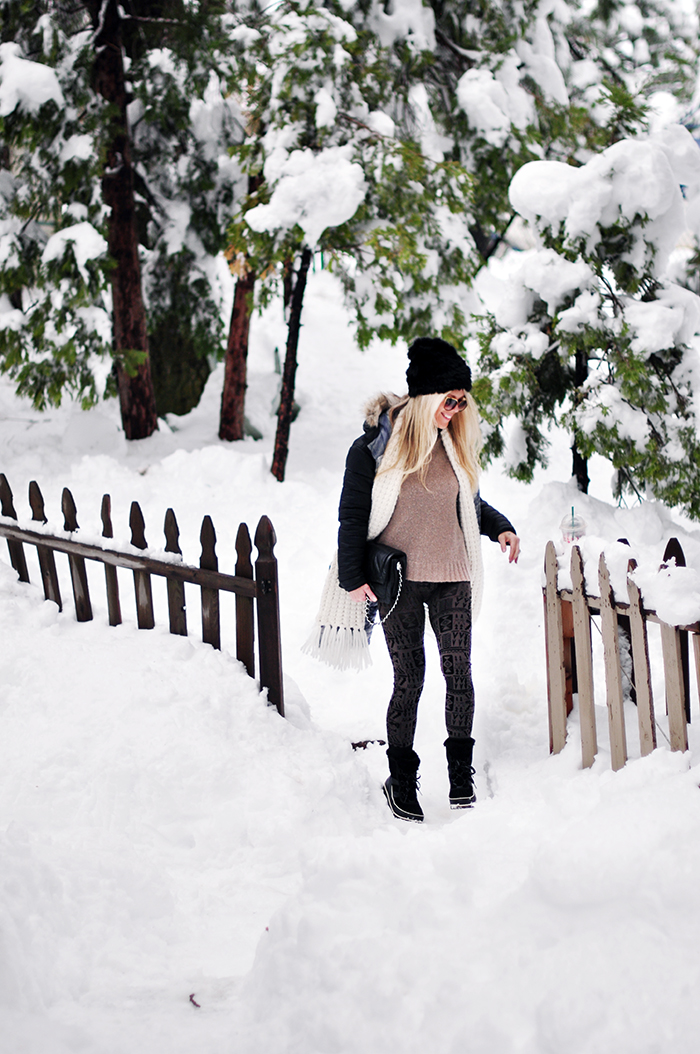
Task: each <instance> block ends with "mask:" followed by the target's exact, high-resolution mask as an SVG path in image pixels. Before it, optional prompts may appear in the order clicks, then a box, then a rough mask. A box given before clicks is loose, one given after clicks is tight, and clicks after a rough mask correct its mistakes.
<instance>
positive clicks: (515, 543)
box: [350, 531, 520, 596]
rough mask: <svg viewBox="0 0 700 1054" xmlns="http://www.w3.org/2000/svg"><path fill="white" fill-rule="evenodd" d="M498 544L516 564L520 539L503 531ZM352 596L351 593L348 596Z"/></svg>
mask: <svg viewBox="0 0 700 1054" xmlns="http://www.w3.org/2000/svg"><path fill="white" fill-rule="evenodd" d="M498 543H499V545H500V547H501V552H502V553H504V552H505V551H506V549H507V548H508V547H510V552H509V553H508V563H509V564H517V562H518V557H519V556H520V539H519V538H518V536H517V534H513V532H512V531H504V532H503V534H499V536H498ZM350 596H352V593H351V594H350Z"/></svg>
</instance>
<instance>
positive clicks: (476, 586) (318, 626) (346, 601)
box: [302, 429, 484, 670]
mask: <svg viewBox="0 0 700 1054" xmlns="http://www.w3.org/2000/svg"><path fill="white" fill-rule="evenodd" d="M392 438H393V437H392ZM442 442H443V445H444V447H445V452H446V454H447V457H448V459H449V461H450V464H451V465H452V468H453V469H454V473H455V475H456V477H457V480H458V482H459V516H460V522H461V527H462V533H463V534H464V541H465V544H466V547H467V556H468V558H469V570H470V574H471V583H472V612H473V616H474V618H476V617H477V616H478V614H479V610H480V608H481V596H482V593H483V585H484V566H483V562H482V559H481V537H480V533H479V525H478V523H477V519H476V509H475V508H474V496H473V494H472V489H471V484H470V483H469V478H468V476H467V474H466V472H465V471H464V469H463V468H462V467H461V465H460V464H459V462H458V461H457V458H456V456H455V449H454V445H453V443H452V438H451V436H450V435H449V433H448V431H447V430H446V429H445V430H444V431H443V433H442ZM389 445H391V440H389ZM387 449H389V447H387ZM400 490H401V470H400V469H390V470H389V471H388V472H382V473H381V474H380V475H378V476H375V479H374V484H373V486H372V511H371V514H370V518H369V527H368V530H367V539H368V541H371V540H372V539H373V538H376V537H377V536H378V535H380V534H381V533H382V531H383V530H384V528H385V527H386V526H387V524H388V523H389V520H390V519H391V517H392V515H393V513H394V509H395V508H396V502H397V501H398V500H399V491H400ZM389 617H391V616H389ZM302 651H303V652H305V653H306V654H307V655H312V656H313V657H314V658H316V659H320V660H321V662H326V663H328V665H329V666H335V667H337V668H338V669H339V670H345V669H351V668H354V669H358V670H361V669H363V667H365V666H371V664H372V659H371V656H370V653H369V642H368V640H367V633H366V631H365V605H364V604H356V603H355V602H354V601H353V600H351V599H350V594H349V593H348V592H347V591H346V590H345V589H342V588H341V586H340V584H339V582H338V554H337V552H336V554H335V555H334V557H333V561H332V563H331V566H330V568H329V570H328V574H327V576H326V581H325V584H324V586H323V592H322V594H321V604H320V607H319V610H318V614H317V615H316V621H315V623H314V628H313V630H312V632H311V635H310V636H309V638H308V640H307V641H306V643H305V644H304V646H303V648H302Z"/></svg>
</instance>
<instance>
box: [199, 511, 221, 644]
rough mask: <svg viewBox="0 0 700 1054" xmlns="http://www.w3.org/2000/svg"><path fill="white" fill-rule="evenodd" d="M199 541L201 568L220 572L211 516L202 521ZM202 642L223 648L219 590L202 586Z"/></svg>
mask: <svg viewBox="0 0 700 1054" xmlns="http://www.w3.org/2000/svg"><path fill="white" fill-rule="evenodd" d="M199 540H200V542H201V545H202V555H201V556H200V558H199V566H200V567H202V568H203V569H204V570H205V571H218V570H219V561H218V559H217V557H216V531H215V530H214V524H213V523H212V521H211V516H205V517H204V519H203V520H202V530H201V531H200V535H199ZM202 640H203V641H204V643H205V644H211V646H212V648H221V620H220V615H219V590H218V589H210V588H209V587H207V586H202Z"/></svg>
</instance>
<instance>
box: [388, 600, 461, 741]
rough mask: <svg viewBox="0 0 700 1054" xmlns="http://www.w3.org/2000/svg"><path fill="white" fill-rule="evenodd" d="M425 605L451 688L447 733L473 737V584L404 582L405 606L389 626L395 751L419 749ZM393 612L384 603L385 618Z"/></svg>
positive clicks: (391, 732) (390, 713)
mask: <svg viewBox="0 0 700 1054" xmlns="http://www.w3.org/2000/svg"><path fill="white" fill-rule="evenodd" d="M424 605H427V608H428V617H429V618H430V624H431V626H432V627H433V630H434V632H435V636H436V637H437V643H438V649H439V651H440V665H441V667H442V673H443V676H444V678H445V683H446V685H447V695H446V698H445V724H446V726H447V734H448V735H449V736H453V737H454V738H456V739H467V738H468V737H469V736H470V735H471V730H472V721H473V719H474V686H473V684H472V669H471V636H472V590H471V582H404V586H403V590H402V592H401V596H400V598H399V602H398V604H397V605H396V607H395V608H394V610H393V611H392V613H391V615H389V618H388V619H387V620H386V622H385V623H384V626H383V629H384V636H385V638H386V643H387V647H388V648H389V655H390V656H391V661H392V663H393V666H394V692H393V694H392V696H391V701H390V702H389V709H388V711H387V715H386V728H387V737H388V740H389V745H390V746H395V747H412V746H413V737H414V735H415V731H416V717H417V714H418V700H419V699H420V695H421V692H422V690H423V680H424V678H425V649H424V647H423V636H424V633H425V606H424ZM388 610H389V607H388V606H387V607H384V606H383V605H381V604H380V606H379V613H380V615H381V617H382V618H384V616H385V615H386V613H387V611H388Z"/></svg>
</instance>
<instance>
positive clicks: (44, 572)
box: [29, 480, 63, 611]
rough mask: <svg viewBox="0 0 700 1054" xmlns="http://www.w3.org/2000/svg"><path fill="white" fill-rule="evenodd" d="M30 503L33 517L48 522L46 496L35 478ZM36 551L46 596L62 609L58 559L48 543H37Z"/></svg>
mask: <svg viewBox="0 0 700 1054" xmlns="http://www.w3.org/2000/svg"><path fill="white" fill-rule="evenodd" d="M29 505H30V508H31V510H32V519H33V520H34V521H36V522H38V523H46V522H47V520H46V514H45V513H44V498H43V496H42V493H41V491H40V490H39V485H38V484H37V483H36V482H35V481H34V480H32V482H31V483H30V484H29ZM36 551H37V555H38V557H39V570H40V571H41V581H42V585H43V586H44V596H45V597H46V599H47V600H53V602H54V604H57V605H58V610H59V611H62V610H63V603H62V602H61V590H60V587H59V584H58V574H57V573H56V560H55V558H54V555H53V552H52V551H51V549H49V548H48V547H47V546H46V545H37V547H36Z"/></svg>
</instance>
